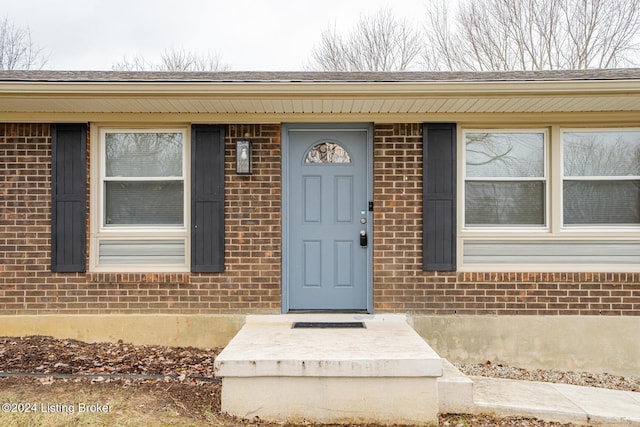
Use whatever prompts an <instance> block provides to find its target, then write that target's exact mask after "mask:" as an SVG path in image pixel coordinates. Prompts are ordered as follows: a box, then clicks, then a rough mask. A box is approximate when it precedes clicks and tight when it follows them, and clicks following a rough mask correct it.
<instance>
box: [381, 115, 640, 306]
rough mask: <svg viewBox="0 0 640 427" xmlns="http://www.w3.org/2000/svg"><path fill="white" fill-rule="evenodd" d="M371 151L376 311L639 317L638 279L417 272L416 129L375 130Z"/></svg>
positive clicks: (409, 126) (627, 276) (419, 264)
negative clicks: (372, 165) (372, 163)
mask: <svg viewBox="0 0 640 427" xmlns="http://www.w3.org/2000/svg"><path fill="white" fill-rule="evenodd" d="M374 150H375V156H374V199H375V211H374V239H375V241H374V307H375V310H377V311H396V312H416V313H425V314H467V315H475V314H508V315H636V316H637V315H640V274H637V273H634V274H627V273H451V272H424V271H422V170H421V168H422V125H420V124H384V125H376V126H375V130H374Z"/></svg>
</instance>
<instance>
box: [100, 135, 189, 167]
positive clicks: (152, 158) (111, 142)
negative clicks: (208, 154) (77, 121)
mask: <svg viewBox="0 0 640 427" xmlns="http://www.w3.org/2000/svg"><path fill="white" fill-rule="evenodd" d="M182 144H183V141H182V133H179V132H178V133H138V132H136V133H107V134H106V135H105V151H106V153H105V155H106V166H107V170H106V176H108V177H112V176H130V177H158V176H182Z"/></svg>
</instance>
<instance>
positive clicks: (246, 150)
mask: <svg viewBox="0 0 640 427" xmlns="http://www.w3.org/2000/svg"><path fill="white" fill-rule="evenodd" d="M252 172H253V159H252V153H251V140H250V139H239V140H237V141H236V173H237V174H238V175H251V173H252Z"/></svg>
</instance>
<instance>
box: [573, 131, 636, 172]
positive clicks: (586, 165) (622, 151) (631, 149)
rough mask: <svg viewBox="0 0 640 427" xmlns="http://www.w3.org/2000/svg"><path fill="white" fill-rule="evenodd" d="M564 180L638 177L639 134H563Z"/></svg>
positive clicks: (611, 132)
mask: <svg viewBox="0 0 640 427" xmlns="http://www.w3.org/2000/svg"><path fill="white" fill-rule="evenodd" d="M562 142H563V145H562V149H563V158H564V175H565V176H640V132H620V131H619V132H615V131H606V132H605V131H603V132H566V133H564V134H563V140H562Z"/></svg>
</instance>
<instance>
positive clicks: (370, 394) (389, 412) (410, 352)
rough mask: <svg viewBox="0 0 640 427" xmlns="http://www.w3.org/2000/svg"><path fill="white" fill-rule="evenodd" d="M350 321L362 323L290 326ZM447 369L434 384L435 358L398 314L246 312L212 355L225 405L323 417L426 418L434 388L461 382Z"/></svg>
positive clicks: (280, 415)
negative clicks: (232, 334) (445, 375)
mask: <svg viewBox="0 0 640 427" xmlns="http://www.w3.org/2000/svg"><path fill="white" fill-rule="evenodd" d="M354 321H362V322H364V323H365V326H366V327H365V328H364V329H351V328H345V329H342V328H338V329H331V328H326V329H325V328H319V329H314V328H311V329H308V328H303V329H293V328H292V324H293V322H338V323H339V322H354ZM449 365H450V364H449ZM452 368H453V366H452V365H451V366H447V370H448V372H450V375H449V377H448V378H446V379H445V380H444V381H442V382H440V383H438V382H437V379H438V378H440V377H441V376H442V373H443V361H442V359H441V358H440V357H439V356H438V355H437V354H436V352H435V351H434V350H433V349H432V348H431V347H429V345H428V344H427V343H426V342H425V341H424V340H423V339H422V338H421V337H420V336H419V335H418V334H417V333H416V332H415V331H414V330H413V329H412V328H411V327H410V326H409V324H408V323H407V321H406V317H405V316H404V315H375V316H370V315H354V314H321V315H319V314H295V315H279V316H278V315H276V316H248V317H247V321H246V324H245V325H244V326H243V328H242V329H241V330H240V332H239V333H238V334H237V335H236V336H235V337H234V338H233V339H232V340H231V342H230V343H229V344H228V345H227V346H226V347H225V349H224V350H223V351H222V353H220V355H219V356H218V357H217V359H216V375H217V376H219V377H222V409H223V410H224V411H225V412H228V413H230V414H233V415H236V416H239V417H249V418H251V417H254V416H259V417H260V418H263V419H270V420H289V421H295V420H303V419H304V420H312V421H316V422H326V423H339V422H378V423H406V424H425V423H430V422H433V421H435V420H436V419H437V414H438V412H439V411H440V407H439V398H438V393H439V389H440V388H441V389H442V390H443V392H446V393H447V395H451V394H454V395H456V396H458V395H459V394H460V393H459V391H455V390H456V387H459V386H460V385H462V386H463V387H468V384H467V383H466V382H464V381H463V379H462V378H461V377H460V374H459V373H456V372H455V368H453V369H452ZM465 390H466V388H465ZM463 404H466V400H463V401H455V402H452V403H451V405H450V406H451V407H458V406H460V405H463Z"/></svg>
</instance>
